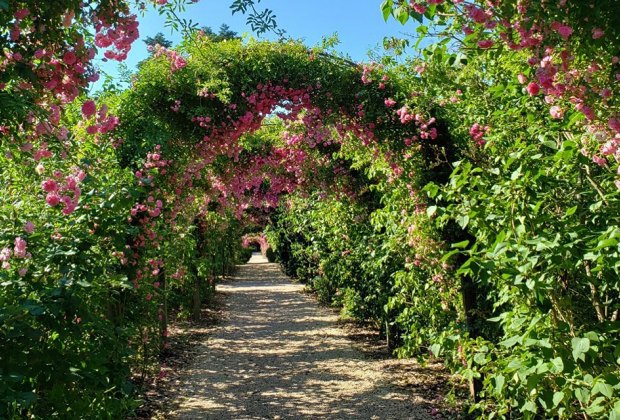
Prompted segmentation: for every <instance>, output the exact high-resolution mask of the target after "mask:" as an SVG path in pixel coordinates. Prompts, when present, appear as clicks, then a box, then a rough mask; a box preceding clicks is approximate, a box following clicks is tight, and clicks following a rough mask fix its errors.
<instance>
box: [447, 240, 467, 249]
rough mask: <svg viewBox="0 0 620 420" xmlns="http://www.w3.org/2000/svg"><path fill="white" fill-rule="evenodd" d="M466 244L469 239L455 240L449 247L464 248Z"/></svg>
mask: <svg viewBox="0 0 620 420" xmlns="http://www.w3.org/2000/svg"><path fill="white" fill-rule="evenodd" d="M467 245H469V241H468V240H465V241H462V242H457V243H455V244H452V246H451V247H452V248H458V249H465V248H467Z"/></svg>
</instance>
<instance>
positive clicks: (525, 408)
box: [521, 401, 536, 413]
mask: <svg viewBox="0 0 620 420" xmlns="http://www.w3.org/2000/svg"><path fill="white" fill-rule="evenodd" d="M526 411H529V412H530V413H536V404H534V403H533V402H532V401H528V402H526V403H525V404H523V406H522V407H521V412H522V413H524V412H526Z"/></svg>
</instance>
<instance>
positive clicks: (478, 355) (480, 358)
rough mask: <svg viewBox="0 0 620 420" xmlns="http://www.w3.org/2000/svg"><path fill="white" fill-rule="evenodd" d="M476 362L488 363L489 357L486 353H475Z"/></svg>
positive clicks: (480, 363)
mask: <svg viewBox="0 0 620 420" xmlns="http://www.w3.org/2000/svg"><path fill="white" fill-rule="evenodd" d="M474 362H476V363H477V364H479V365H486V364H487V358H486V356H485V354H484V353H476V354H475V355H474Z"/></svg>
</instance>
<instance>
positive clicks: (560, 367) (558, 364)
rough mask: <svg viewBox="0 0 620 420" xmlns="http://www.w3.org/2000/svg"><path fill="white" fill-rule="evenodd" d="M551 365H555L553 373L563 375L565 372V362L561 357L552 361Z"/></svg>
mask: <svg viewBox="0 0 620 420" xmlns="http://www.w3.org/2000/svg"><path fill="white" fill-rule="evenodd" d="M551 364H552V365H553V368H552V369H551V372H553V373H562V372H563V371H564V361H563V360H562V358H561V357H556V358H555V359H553V360H551Z"/></svg>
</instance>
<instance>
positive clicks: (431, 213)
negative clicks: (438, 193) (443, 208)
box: [426, 206, 437, 217]
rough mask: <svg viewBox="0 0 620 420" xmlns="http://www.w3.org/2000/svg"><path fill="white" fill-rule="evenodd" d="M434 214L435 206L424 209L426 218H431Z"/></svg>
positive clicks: (435, 211)
mask: <svg viewBox="0 0 620 420" xmlns="http://www.w3.org/2000/svg"><path fill="white" fill-rule="evenodd" d="M435 213H437V206H430V207H429V208H427V209H426V215H427V216H428V217H433V215H434V214H435Z"/></svg>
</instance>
